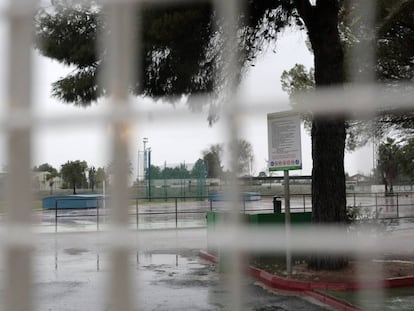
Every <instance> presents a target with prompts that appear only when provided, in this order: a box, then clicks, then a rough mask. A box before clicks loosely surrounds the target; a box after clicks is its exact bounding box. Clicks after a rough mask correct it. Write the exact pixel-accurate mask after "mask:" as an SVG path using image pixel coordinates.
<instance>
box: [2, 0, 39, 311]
mask: <svg viewBox="0 0 414 311" xmlns="http://www.w3.org/2000/svg"><path fill="white" fill-rule="evenodd" d="M9 3H10V4H9V5H10V7H9V14H10V15H9V40H10V41H9V45H8V47H9V53H8V57H9V59H8V62H7V63H8V64H9V67H8V76H6V78H5V80H6V81H8V94H7V95H8V98H7V102H8V109H9V113H10V115H11V116H14V117H20V118H23V119H24V118H29V117H30V116H31V97H32V88H31V77H32V62H31V45H32V22H33V21H32V18H31V17H32V12H33V9H34V3H33V2H32V1H10V2H9ZM30 145H31V128H30V125H27V126H26V127H19V128H9V129H8V131H7V151H8V171H9V174H8V176H7V187H8V189H7V202H8V204H7V205H8V206H7V207H8V209H7V214H8V215H7V216H8V226H9V228H8V230H10V232H13V229H14V228H15V229H16V233H14V234H16V235H17V234H20V233H17V232H18V231H20V230H21V231H23V232H21V233H22V234H29V232H28V230H29V227H30V226H29V224H30V223H31V211H32V195H31V193H32V185H31V181H32V176H31V147H30ZM11 234H13V233H11ZM4 262H5V268H4V271H5V278H4V279H3V280H4V288H5V294H4V297H5V303H4V304H2V305H3V309H5V310H6V311H18V310H33V309H36V308H35V307H34V304H32V300H31V292H32V290H31V285H32V277H31V276H32V260H31V251H30V249H29V247H28V246H23V245H7V247H6V248H5V261H4Z"/></svg>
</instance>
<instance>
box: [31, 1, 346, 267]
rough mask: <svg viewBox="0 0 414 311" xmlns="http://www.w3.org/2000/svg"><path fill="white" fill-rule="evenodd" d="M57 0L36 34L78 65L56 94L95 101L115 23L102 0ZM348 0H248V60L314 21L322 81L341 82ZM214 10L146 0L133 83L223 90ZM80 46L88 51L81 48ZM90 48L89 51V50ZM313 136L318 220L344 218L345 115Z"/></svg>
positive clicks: (243, 35)
mask: <svg viewBox="0 0 414 311" xmlns="http://www.w3.org/2000/svg"><path fill="white" fill-rule="evenodd" d="M54 3H55V4H56V3H57V5H55V10H54V11H52V12H50V10H49V11H41V12H40V13H39V14H38V16H37V18H36V25H37V28H36V34H37V37H38V38H39V39H40V40H39V41H38V44H37V47H38V49H40V51H41V52H42V53H43V54H44V55H46V56H48V57H51V58H54V59H57V60H59V61H61V62H66V63H67V64H71V65H73V66H75V70H74V73H72V74H70V75H69V76H68V77H66V78H64V79H62V80H61V81H58V82H57V83H55V85H54V93H55V95H56V96H58V97H60V98H62V99H63V100H65V101H67V102H72V103H77V104H89V103H90V101H92V100H96V98H98V97H99V96H101V95H103V94H105V93H107V92H106V91H105V87H104V86H102V85H99V84H97V80H96V76H97V75H96V74H97V72H99V70H101V66H102V64H104V63H105V60H104V56H105V55H104V54H102V55H98V54H97V53H95V52H92V51H93V47H94V44H93V43H95V38H96V37H97V36H96V34H97V32H98V31H99V30H103V31H102V33H104V34H106V32H105V30H106V29H107V28H105V25H104V22H103V21H102V20H101V19H99V18H98V14H97V11H99V10H100V8H99V6H97V5H93V6H91V7H89V8H86V12H84V11H85V10H84V8H82V7H77V8H76V7H75V8H72V12H70V14H68V15H65V14H63V13H65V12H64V10H65V8H64V6H62V5H61V2H58V1H54ZM340 3H342V1H340V0H316V2H314V1H309V0H279V1H277V0H263V1H256V0H246V1H245V4H246V8H247V12H248V14H244V13H243V14H240V16H239V22H240V25H241V27H240V29H239V31H238V33H239V35H240V38H239V39H240V40H239V46H240V49H241V59H240V63H241V65H242V66H241V67H242V68H243V65H244V66H248V65H250V64H252V63H253V62H254V60H255V57H256V56H257V55H258V54H259V53H260V50H261V48H262V47H263V46H264V45H265V43H266V42H270V41H274V40H276V38H277V35H278V32H279V31H280V30H281V29H283V28H284V27H286V26H288V25H291V24H292V23H296V24H298V25H300V27H303V28H306V30H307V33H308V37H309V41H310V45H311V47H312V50H313V52H314V61H315V84H316V88H317V89H318V88H321V87H329V86H340V85H341V84H343V82H344V81H345V74H344V53H343V48H342V44H341V40H340V36H339V31H338V25H339V18H338V16H339V8H340ZM62 12H63V13H62ZM214 16H217V15H216V14H215V13H214V12H213V11H212V7H211V5H210V4H209V3H207V4H206V3H204V2H197V3H190V4H188V3H184V4H181V3H179V4H171V6H170V5H169V6H167V7H166V8H165V7H161V6H152V7H151V6H150V5H148V7H144V11H143V21H144V22H143V25H144V27H145V29H146V31H145V32H144V35H143V46H144V50H143V51H142V55H143V64H141V66H140V68H142V70H143V72H142V73H141V75H140V76H141V77H142V78H143V79H142V81H140V83H138V82H137V83H136V85H133V86H132V89H133V90H134V91H135V93H139V94H146V95H174V94H180V95H181V94H193V93H194V92H198V91H212V90H213V87H214V86H215V85H218V89H215V92H216V93H219V91H220V82H223V81H218V83H215V82H217V81H214V77H215V75H214V69H215V68H220V67H221V66H224V65H226V64H223V59H222V58H221V54H220V53H221V51H222V50H225V49H223V46H224V45H225V43H226V41H227V40H226V38H225V34H224V33H223V32H220V30H221V29H222V28H223V27H222V25H223V24H224V23H225V22H226V21H223V20H220V19H218V20H216V22H213V21H214V19H213V18H212V17H214ZM216 23H217V24H218V25H216ZM214 26H216V27H214ZM215 29H218V31H215ZM79 39H82V40H79ZM189 46H191V48H188V47H189ZM72 47H76V48H75V49H76V51H79V50H82V49H86V51H87V52H85V53H81V54H79V53H77V52H75V51H73V48H72ZM83 54H85V55H87V56H88V57H81V56H80V55H83ZM242 73H243V70H242V71H241V72H240V73H238V75H239V77H240V76H241V74H242ZM139 90H141V91H139ZM213 93H214V92H213ZM211 118H213V117H211ZM211 118H210V119H211ZM311 136H312V158H313V171H312V175H313V179H312V206H313V221H314V222H315V223H335V224H338V225H340V224H344V223H345V221H346V211H345V210H346V206H345V205H346V197H345V177H344V163H343V160H344V148H345V136H346V133H345V120H344V118H342V117H339V116H336V117H326V116H321V115H316V116H314V118H313V120H312V132H311ZM207 155H208V157H207ZM205 156H206V157H204V160H205V162H206V163H207V165H208V166H209V167H208V170H209V174H210V176H211V172H212V171H211V167H212V165H211V163H214V165H213V167H215V168H216V169H217V170H220V169H221V166H220V162H218V161H217V160H218V159H217V157H216V155H215V154H214V153H208V154H206V155H205ZM206 159H207V160H208V161H206ZM209 161H210V165H209ZM217 173H218V172H214V175H216V174H217ZM346 264H347V261H346V260H345V259H343V258H337V257H331V256H319V257H314V258H313V259H312V260H311V261H310V263H309V265H310V267H312V268H316V269H319V268H327V269H337V268H341V267H343V266H344V265H346Z"/></svg>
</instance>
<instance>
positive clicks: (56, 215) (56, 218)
mask: <svg viewBox="0 0 414 311" xmlns="http://www.w3.org/2000/svg"><path fill="white" fill-rule="evenodd" d="M57 226H58V200H56V201H55V233H57Z"/></svg>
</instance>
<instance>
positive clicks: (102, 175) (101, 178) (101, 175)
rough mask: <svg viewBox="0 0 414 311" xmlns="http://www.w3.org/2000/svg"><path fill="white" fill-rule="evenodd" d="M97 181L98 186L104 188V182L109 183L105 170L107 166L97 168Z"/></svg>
mask: <svg viewBox="0 0 414 311" xmlns="http://www.w3.org/2000/svg"><path fill="white" fill-rule="evenodd" d="M95 182H96V187H97V188H103V184H104V183H108V176H107V174H106V172H105V168H103V167H98V169H97V170H96V177H95Z"/></svg>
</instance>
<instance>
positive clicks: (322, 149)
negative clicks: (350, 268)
mask: <svg viewBox="0 0 414 311" xmlns="http://www.w3.org/2000/svg"><path fill="white" fill-rule="evenodd" d="M296 2H297V5H298V12H299V13H300V15H301V16H302V18H303V19H304V21H305V24H306V27H307V29H308V35H309V39H310V42H311V44H312V48H313V52H314V57H315V83H316V88H317V89H320V88H323V87H329V86H338V85H341V84H343V83H344V79H345V78H344V76H345V75H344V55H343V50H342V45H341V42H340V38H339V32H338V8H339V6H338V1H335V0H318V1H317V5H316V6H311V5H310V4H309V2H308V0H303V1H300V0H298V1H296ZM332 104H333V105H334V104H335V103H332ZM345 138H346V133H345V120H344V118H343V117H341V116H334V115H332V114H330V113H329V106H328V107H327V114H326V115H314V118H313V122H312V158H313V169H312V218H313V222H314V223H315V224H328V225H333V224H335V225H336V226H338V227H341V226H343V225H344V223H345V222H346V192H345V172H344V149H345ZM347 263H348V261H347V259H346V258H343V257H341V256H340V255H338V256H333V255H327V254H321V253H317V252H315V253H314V254H312V255H311V256H310V258H309V261H308V265H309V267H310V268H313V269H330V270H334V269H340V268H342V267H344V266H346V265H347Z"/></svg>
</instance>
